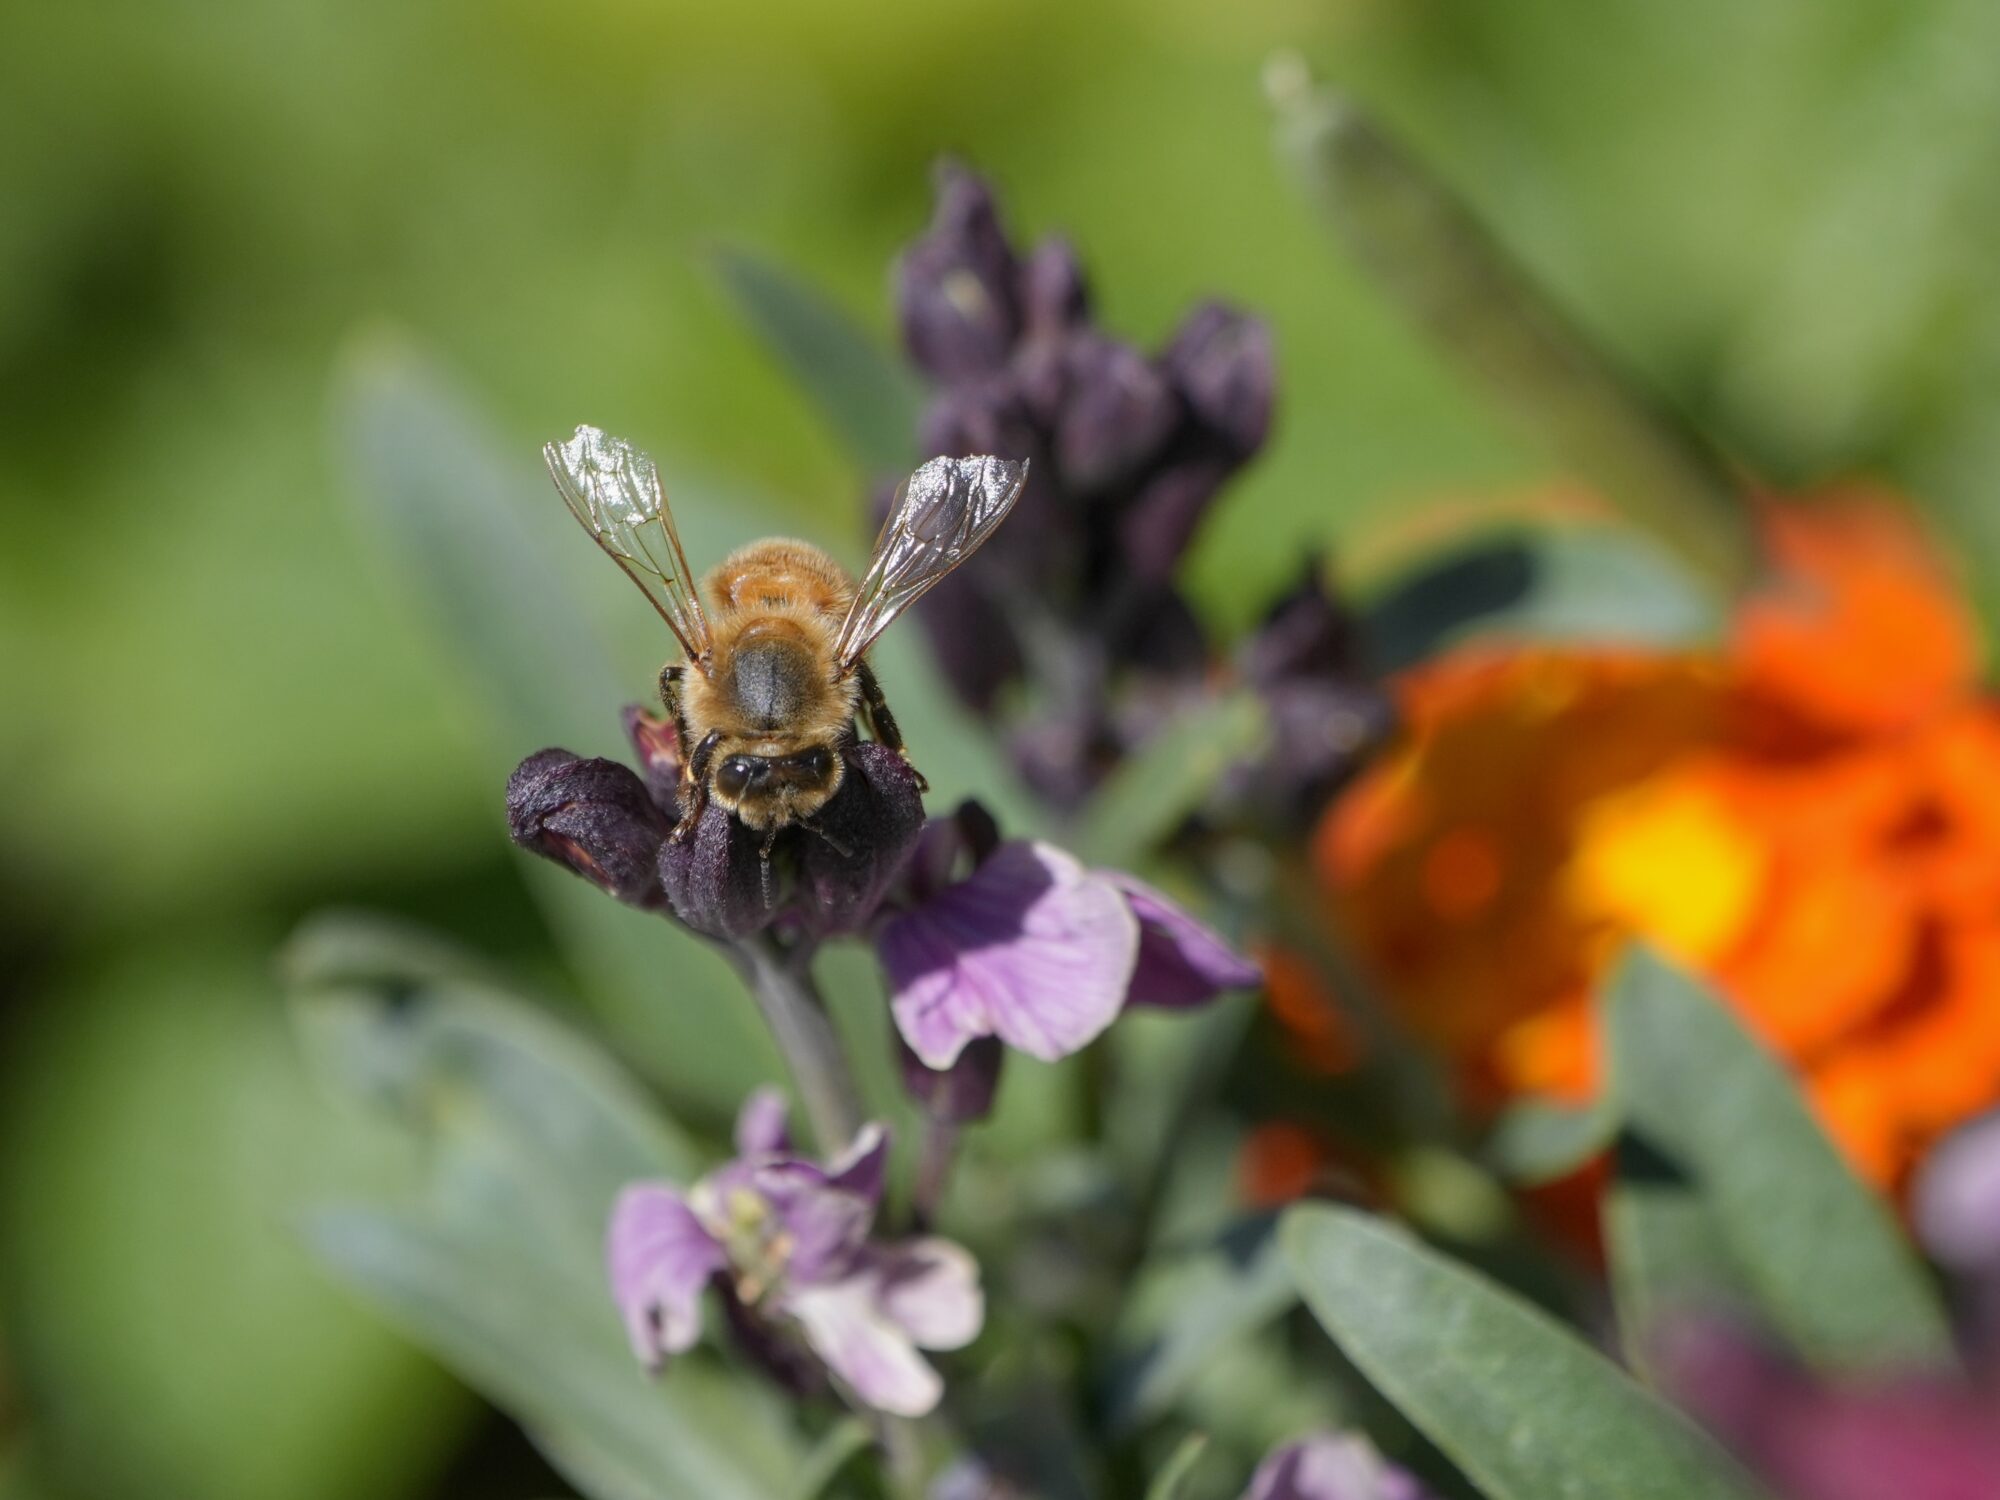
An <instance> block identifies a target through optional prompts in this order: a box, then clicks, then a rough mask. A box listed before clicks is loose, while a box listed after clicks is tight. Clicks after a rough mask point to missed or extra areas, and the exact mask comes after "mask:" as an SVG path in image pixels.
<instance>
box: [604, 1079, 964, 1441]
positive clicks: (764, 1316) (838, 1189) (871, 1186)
mask: <svg viewBox="0 0 2000 1500" xmlns="http://www.w3.org/2000/svg"><path fill="white" fill-rule="evenodd" d="M736 1149H737V1155H736V1158H735V1159H734V1160H732V1161H730V1162H728V1163H726V1164H724V1165H723V1166H721V1167H719V1168H717V1169H716V1170H715V1171H714V1172H711V1173H710V1174H709V1175H708V1176H706V1177H704V1178H702V1179H701V1181H699V1182H697V1183H695V1184H694V1186H693V1187H691V1188H688V1189H685V1190H682V1189H680V1188H677V1187H675V1186H673V1185H672V1184H669V1183H661V1182H644V1183H635V1184H633V1185H632V1186H630V1187H628V1188H626V1189H625V1191H624V1192H623V1193H622V1194H621V1195H620V1196H619V1199H618V1202H617V1205H616V1206H615V1207H614V1209H613V1210H612V1215H611V1223H610V1228H609V1231H608V1233H607V1235H606V1242H605V1256H606V1262H607V1269H608V1272H609V1276H610V1281H611V1292H612V1297H613V1299H614V1300H615V1301H616V1302H617V1304H618V1308H619V1311H620V1312H621V1313H622V1315H623V1316H624V1319H625V1327H626V1332H627V1334H628V1336H629V1337H630V1339H631V1343H632V1352H633V1353H634V1354H635V1355H636V1356H637V1357H638V1359H639V1360H640V1362H641V1363H642V1364H644V1365H645V1366H646V1367H647V1368H648V1369H649V1370H653V1371H658V1370H659V1369H661V1368H662V1366H663V1365H664V1363H665V1361H666V1359H667V1357H668V1356H670V1355H674V1354H682V1353H685V1352H686V1351H687V1350H689V1349H691V1348H693V1347H694V1345H695V1343H696V1341H697V1340H698V1339H699V1338H700V1336H701V1304H702V1299H703V1297H704V1295H705V1294H706V1292H707V1291H708V1290H709V1288H710V1287H711V1286H714V1287H716V1288H717V1289H718V1290H719V1294H720V1296H722V1297H723V1298H724V1299H725V1301H726V1303H727V1304H728V1307H729V1311H730V1313H731V1315H732V1321H737V1322H741V1323H743V1324H745V1325H746V1326H747V1327H749V1328H750V1329H752V1330H754V1331H755V1333H756V1334H757V1335H759V1336H761V1337H764V1338H775V1339H778V1340H792V1339H796V1340H801V1341H803V1343H804V1345H805V1346H806V1347H807V1348H808V1349H810V1350H811V1352H812V1354H813V1355H814V1356H815V1357H816V1358H817V1359H818V1360H819V1361H820V1362H821V1363H823V1364H824V1366H825V1367H826V1369H827V1370H829V1371H831V1372H832V1374H833V1375H834V1377H835V1378H836V1379H838V1380H839V1381H840V1383H841V1384H842V1385H843V1386H845V1387H846V1388H847V1390H849V1391H850V1392H852V1394H853V1395H854V1397H855V1398H856V1399H857V1400H859V1401H860V1402H862V1403H863V1404H865V1405H867V1406H871V1407H874V1408H875V1409H877V1410H879V1411H886V1412H892V1413H895V1414H897V1415H900V1416H922V1415H923V1414H924V1413H926V1412H928V1411H930V1410H931V1409H932V1408H933V1407H934V1406H936V1405H937V1402H938V1398H939V1396H940V1395H941V1394H942V1392H943V1382H942V1381H941V1379H940V1378H939V1376H938V1373H937V1371H936V1370H935V1369H934V1368H932V1366H931V1365H930V1363H929V1362H928V1361H927V1360H925V1359H924V1357H923V1355H922V1354H921V1353H919V1352H918V1351H919V1350H924V1349H938V1350H943V1349H958V1348H963V1347H964V1346H965V1345H966V1344H969V1343H971V1342H972V1340H973V1339H974V1338H976V1337H977V1336H978V1333H979V1329H980V1325H981V1323H982V1322H983V1321H984V1318H985V1304H984V1300H983V1298H982V1296H981V1293H980V1289H979V1268H978V1266H977V1264H976V1263H975V1262H974V1261H973V1259H972V1257H971V1256H970V1255H969V1254H967V1253H966V1251H964V1250H963V1249H961V1248H960V1247H959V1246H957V1245H955V1244H953V1243H952V1242H951V1241H949V1240H943V1239H936V1238H921V1239H910V1240H901V1241H890V1242H883V1241H878V1240H873V1239H871V1238H870V1230H871V1229H872V1227H873V1225H874V1221H875V1214H876V1210H877V1209H878V1208H879V1207H880V1205H881V1201H882V1187H883V1171H884V1166H885V1163H886V1159H887V1154H888V1141H887V1137H886V1135H885V1134H884V1132H883V1130H882V1128H881V1127H880V1126H878V1125H869V1126H867V1127H865V1128H864V1129H863V1130H862V1132H861V1133H860V1134H859V1135H858V1136H856V1137H855V1139H854V1142H853V1144H852V1145H851V1146H849V1147H848V1149H847V1150H846V1151H845V1152H843V1153H842V1154H841V1156H840V1157H838V1158H837V1159H836V1160H834V1161H832V1162H828V1163H826V1164H825V1165H824V1166H822V1165H820V1164H818V1163H816V1162H813V1161H810V1160H807V1159H806V1158H803V1157H800V1156H797V1155H794V1154H793V1152H792V1149H791V1143H790V1141H789V1139H788V1138H787V1136H786V1133H785V1124H784V1105H783V1102H782V1100H781V1099H780V1098H779V1097H778V1096H777V1095H776V1094H774V1093H771V1092H769V1091H759V1092H758V1093H756V1094H753V1095H752V1096H751V1097H750V1099H749V1100H747V1101H746V1102H745V1104H744V1106H743V1110H742V1113H741V1115H740V1116H739V1118H738V1120H737V1129H736Z"/></svg>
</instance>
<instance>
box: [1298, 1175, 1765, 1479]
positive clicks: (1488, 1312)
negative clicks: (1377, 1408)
mask: <svg viewBox="0 0 2000 1500" xmlns="http://www.w3.org/2000/svg"><path fill="white" fill-rule="evenodd" d="M1280 1234H1281V1236H1282V1238H1283V1242H1284V1246H1285V1252H1286V1254H1287V1256H1288V1257H1289V1258H1290V1261H1291V1265H1292V1271H1293V1274H1294V1275H1295V1276H1297V1278H1298V1282H1299V1290H1300V1292H1301V1293H1302V1294H1303V1295H1304V1297H1305V1300H1306V1305H1307V1306H1308V1307H1310V1308H1311V1309H1312V1311H1313V1314H1314V1316H1315V1317H1317V1318H1318V1319H1319V1321H1320V1324H1321V1326H1322V1327H1324V1328H1325V1329H1326V1331H1327V1332H1328V1334H1330V1335H1331V1336H1332V1337H1333V1339H1334V1341H1335V1342H1336V1343H1338V1344H1339V1345H1340V1347H1341V1350H1342V1351H1343V1352H1344V1353H1345V1354H1346V1355H1347V1357H1348V1358H1349V1359H1351V1360H1352V1361H1353V1362H1354V1364H1355V1365H1356V1366H1357V1367H1358V1368H1359V1369H1360V1370H1361V1372H1362V1373H1363V1374H1364V1375H1366V1376H1367V1377H1368V1379H1369V1380H1370V1381H1372V1382H1373V1383H1374V1385H1375V1386H1376V1388H1377V1389H1378V1390H1380V1391H1381V1392H1382V1394H1383V1395H1384V1396H1386V1397H1388V1398H1389V1400H1390V1401H1392V1402H1393V1403H1394V1404H1395V1405H1396V1407H1397V1408H1398V1409H1399V1410H1400V1411H1401V1412H1402V1413H1403V1415H1404V1416H1406V1417H1408V1418H1409V1420H1410V1421H1411V1422H1412V1423H1414V1424H1415V1425H1416V1427H1417V1428H1418V1429H1419V1430H1420V1431H1422V1432H1423V1433H1424V1435H1425V1436H1427V1437H1428V1438H1429V1439H1430V1440H1431V1441H1432V1442H1433V1443H1435V1444H1436V1445H1437V1446H1438V1448H1439V1449H1440V1450H1441V1451H1443V1452H1444V1453H1445V1455H1446V1456H1447V1457H1449V1458H1450V1459H1451V1460H1452V1462H1453V1463H1455V1464H1457V1465H1458V1466H1459V1468H1460V1469H1462V1470H1463V1471H1464V1472H1465V1474H1466V1476H1467V1477H1468V1478H1469V1479H1471V1480H1472V1482H1473V1483H1474V1484H1476V1485H1477V1486H1478V1487H1479V1489H1480V1490H1481V1491H1482V1492H1483V1493H1484V1494H1485V1495H1487V1496H1488V1497H1490V1500H1604V1497H1606V1496H1613V1495H1615V1496H1617V1497H1618V1500H1745V1497H1747V1496H1750V1495H1754V1494H1755V1493H1756V1491H1755V1490H1754V1489H1753V1488H1752V1487H1751V1486H1750V1483H1749V1481H1748V1480H1747V1479H1745V1478H1744V1477H1743V1476H1742V1475H1741V1474H1740V1472H1739V1471H1737V1469H1736V1468H1735V1466H1734V1465H1733V1464H1732V1463H1731V1462H1730V1461H1729V1460H1728V1459H1727V1458H1726V1457H1725V1456H1724V1455H1723V1454H1722V1453H1721V1451H1720V1450H1719V1449H1717V1448H1716V1447H1715V1446H1714V1445H1713V1444H1712V1443H1710V1442H1709V1441H1708V1440H1707V1439H1706V1438H1705V1437H1703V1436H1702V1435H1701V1434H1700V1433H1698V1432H1697V1431H1696V1430H1695V1429H1694V1428H1693V1427H1692V1426H1690V1425H1689V1424H1688V1423H1687V1421H1686V1420H1685V1419H1684V1418H1682V1417H1681V1416H1680V1415H1679V1414H1678V1413H1676V1412H1674V1411H1673V1410H1671V1409H1670V1408H1668V1407H1667V1406H1665V1405H1663V1404H1661V1403H1660V1402H1659V1401H1657V1400H1656V1399H1654V1398H1653V1397H1652V1396H1651V1395H1649V1394H1647V1392H1646V1391H1645V1390H1643V1389H1642V1388H1641V1387H1640V1386H1638V1385H1637V1384H1635V1383H1634V1382H1633V1381H1632V1380H1631V1379H1630V1378H1628V1377H1627V1376H1626V1375H1625V1374H1624V1372H1623V1371H1621V1370H1619V1369H1618V1368H1617V1367H1616V1366H1614V1365H1612V1364H1611V1363H1610V1362H1609V1361H1608V1360H1606V1359H1605V1358H1604V1357H1603V1356H1602V1355H1600V1354H1598V1353H1597V1352H1596V1351H1595V1350H1593V1349H1591V1348H1589V1347H1588V1346H1587V1345H1585V1344H1584V1343H1583V1342H1582V1341H1581V1340H1580V1339H1578V1338H1577V1337H1576V1335H1575V1334H1573V1333H1571V1332H1570V1331H1569V1330H1568V1329H1565V1328H1563V1327H1562V1326H1560V1325H1559V1324H1558V1323H1557V1322H1556V1321H1555V1320H1554V1319H1553V1318H1551V1317H1549V1315H1548V1314H1546V1313H1544V1312H1542V1311H1540V1310H1539V1309H1537V1308H1535V1307H1532V1306H1530V1305H1529V1304H1528V1303H1526V1302H1524V1301H1522V1300H1521V1299H1520V1298H1519V1297H1517V1296H1515V1295H1514V1294H1513V1293H1511V1292H1508V1291H1505V1290H1503V1289H1502V1288H1500V1287H1498V1286H1495V1285H1493V1284H1492V1283H1491V1282H1489V1281H1487V1280H1486V1279H1485V1278H1484V1277H1482V1276H1479V1275H1477V1274H1475V1273H1474V1272H1472V1271H1469V1270H1467V1269H1465V1268H1463V1267H1461V1266H1458V1265H1456V1264H1454V1263H1453V1262H1451V1261H1450V1260H1448V1259H1446V1258H1445V1257H1443V1256H1441V1255H1439V1254H1437V1253H1436V1252H1434V1251H1432V1250H1429V1249H1427V1248H1425V1247H1424V1246H1422V1245H1420V1244H1419V1243H1417V1242H1416V1241H1415V1240H1413V1239H1412V1238H1410V1237H1409V1236H1408V1235H1407V1234H1405V1233H1403V1232H1402V1231H1400V1230H1398V1229H1396V1228H1393V1227H1392V1226H1390V1225H1388V1224H1386V1223H1384V1222H1383V1221H1381V1220H1380V1219H1376V1218H1373V1217H1371V1216H1369V1215H1367V1214H1363V1213H1360V1212H1358V1211H1356V1210H1354V1209H1349V1208H1333V1207H1325V1206H1313V1207H1305V1208H1295V1209H1293V1210H1292V1211H1291V1212H1290V1213H1288V1214H1287V1215H1286V1217H1285V1222H1284V1225H1283V1227H1282V1229H1281V1230H1280Z"/></svg>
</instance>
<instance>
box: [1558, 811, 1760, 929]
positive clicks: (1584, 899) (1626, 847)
mask: <svg viewBox="0 0 2000 1500" xmlns="http://www.w3.org/2000/svg"><path fill="white" fill-rule="evenodd" d="M1768 863H1769V861H1768V859H1767V856H1766V852H1765V850H1764V847H1763V845H1762V844H1761V843H1760V842H1759V841H1758V840H1757V838H1756V837H1755V836H1754V835H1753V834H1752V833H1751V831H1750V830H1749V829H1747V828H1745V827H1744V826H1743V824H1742V823H1741V822H1739V821H1738V820H1737V819H1736V818H1735V817H1733V816H1732V815H1731V813H1730V810H1729V808H1728V806H1727V804H1726V803H1725V802H1724V801H1723V799H1722V798H1721V797H1720V796H1719V795H1718V794H1717V793H1716V792H1715V791H1714V790H1713V789H1712V788H1709V787H1706V786H1703V785H1701V784H1699V783H1697V782H1691V781H1689V780H1687V779H1685V778H1677V777H1674V776H1672V775H1666V776H1660V777H1655V778H1654V779H1652V780H1650V781H1645V782H1641V783H1640V784H1639V785H1637V786H1633V787H1627V788H1624V789H1623V790H1620V791H1617V792H1613V793H1610V794H1608V795H1606V796H1603V797H1599V798H1597V799H1596V800H1595V801H1593V802H1591V803H1590V804H1589V805H1588V806H1587V807H1585V808H1584V810H1583V813H1582V816H1581V817H1580V818H1579V820H1578V825H1577V839H1576V849H1575V852H1574V854H1573V855H1572V856H1571V859H1570V865H1569V870H1568V878H1567V894H1568V897H1569V900H1570V903H1571V905H1572V907H1573V908H1574V909H1575V910H1577V911H1578V912H1579V913H1580V914H1581V915H1583V916H1585V917H1586V918H1589V919H1591V920H1595V921H1602V922H1606V923H1609V924H1610V925H1611V926H1612V927H1613V928H1614V929H1615V930H1616V931H1615V935H1616V936H1617V937H1619V938H1624V937H1643V938H1645V939H1647V940H1648V941H1650V942H1653V943H1655V944H1657V945H1658V946H1659V947H1660V948H1661V949H1663V950H1664V951H1665V952H1667V953H1668V954H1669V955H1671V956H1672V957H1674V958H1677V959H1679V960H1680V961H1682V962H1683V963H1688V964H1693V965H1705V964H1709V963H1712V962H1714V961H1715V960H1716V959H1718V958H1720V957H1721V956H1722V955H1723V954H1725V953H1726V952H1727V951H1728V949H1729V947H1730V945H1731V944H1732V943H1734V942H1735V941H1736V939H1737V938H1738V937H1740V936H1741V935H1742V933H1743V929H1744V928H1745V926H1747V925H1748V923H1749V920H1750V917H1751V914H1752V913H1753V911H1754V910H1755V907H1756V903H1757V898H1758V896H1759V894H1760V893H1761V891H1762V890H1763V886H1764V880H1765V876H1766V873H1767V866H1768Z"/></svg>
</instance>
